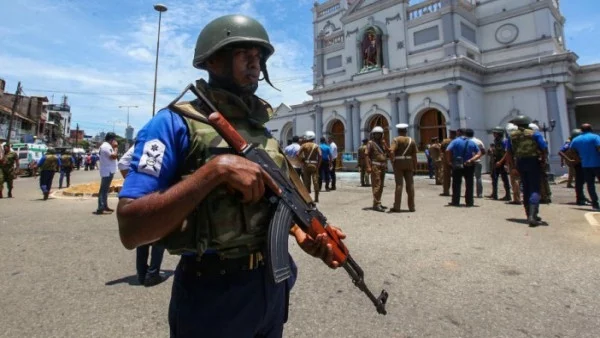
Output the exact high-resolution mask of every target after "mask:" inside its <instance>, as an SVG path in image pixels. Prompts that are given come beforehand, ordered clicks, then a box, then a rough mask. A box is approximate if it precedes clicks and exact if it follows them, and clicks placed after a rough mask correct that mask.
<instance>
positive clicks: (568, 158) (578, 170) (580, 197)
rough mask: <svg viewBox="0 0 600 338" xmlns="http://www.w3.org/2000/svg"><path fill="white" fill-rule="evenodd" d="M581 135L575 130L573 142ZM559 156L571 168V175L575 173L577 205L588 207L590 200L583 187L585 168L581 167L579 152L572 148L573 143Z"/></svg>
mask: <svg viewBox="0 0 600 338" xmlns="http://www.w3.org/2000/svg"><path fill="white" fill-rule="evenodd" d="M579 135H581V129H573V130H572V131H571V141H572V140H574V139H575V138H576V137H577V136H579ZM558 156H560V157H561V159H562V160H563V161H564V163H565V164H566V165H567V166H568V167H569V173H571V172H573V175H574V176H575V204H577V205H587V204H588V199H587V198H586V197H585V195H584V193H583V185H584V183H585V179H584V178H583V167H582V166H581V159H580V158H579V155H578V154H577V152H576V151H575V150H574V149H572V148H571V143H570V142H569V143H566V144H564V145H563V147H562V148H561V149H560V151H559V152H558Z"/></svg>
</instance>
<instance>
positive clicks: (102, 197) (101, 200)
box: [97, 174, 115, 212]
mask: <svg viewBox="0 0 600 338" xmlns="http://www.w3.org/2000/svg"><path fill="white" fill-rule="evenodd" d="M114 175H115V174H110V175H108V176H106V177H102V178H101V179H100V190H99V191H98V209H97V211H98V212H101V211H103V210H104V209H106V208H108V190H110V184H111V183H112V180H113V176H114Z"/></svg>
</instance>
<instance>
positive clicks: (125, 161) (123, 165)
mask: <svg viewBox="0 0 600 338" xmlns="http://www.w3.org/2000/svg"><path fill="white" fill-rule="evenodd" d="M134 149H135V146H132V147H131V148H129V150H127V152H126V153H125V154H124V155H123V156H122V157H121V159H120V160H119V163H118V164H117V167H118V168H119V171H120V172H121V175H123V178H125V176H127V172H128V171H129V165H131V159H132V158H133V150H134Z"/></svg>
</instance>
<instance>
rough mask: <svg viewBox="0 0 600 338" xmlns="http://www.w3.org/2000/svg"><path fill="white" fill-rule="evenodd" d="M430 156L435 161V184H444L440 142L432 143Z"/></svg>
mask: <svg viewBox="0 0 600 338" xmlns="http://www.w3.org/2000/svg"><path fill="white" fill-rule="evenodd" d="M429 156H430V157H431V160H432V161H433V165H434V167H435V185H442V172H443V169H442V166H443V165H444V164H443V161H442V145H441V144H439V143H432V144H431V146H430V147H429Z"/></svg>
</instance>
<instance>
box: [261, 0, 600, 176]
mask: <svg viewBox="0 0 600 338" xmlns="http://www.w3.org/2000/svg"><path fill="white" fill-rule="evenodd" d="M564 22H565V18H563V17H562V15H561V14H560V10H559V6H558V1H554V0H479V1H477V2H476V1H471V0H429V1H424V2H420V3H418V4H415V5H411V4H409V3H408V0H354V1H349V0H347V1H340V0H329V1H327V2H324V3H321V4H318V3H315V6H314V7H313V24H314V37H315V40H314V41H315V54H314V67H313V70H314V87H313V89H312V90H310V91H309V92H308V93H309V94H310V95H311V96H312V98H313V99H312V101H309V102H304V103H302V104H299V105H294V106H291V108H290V107H287V106H285V105H281V106H280V107H278V108H277V109H276V111H275V115H274V117H273V119H272V120H271V121H270V122H269V123H268V126H269V128H271V129H274V130H276V131H275V132H274V135H275V137H277V138H279V139H280V140H281V141H282V143H285V141H286V140H287V139H289V138H291V136H292V135H301V134H303V133H304V131H305V130H314V131H315V133H316V134H317V137H320V136H323V135H333V136H336V137H337V138H338V139H341V140H342V142H339V141H336V143H337V144H338V146H340V143H343V147H340V148H343V150H344V152H346V153H355V152H356V151H357V149H358V147H359V145H360V142H361V139H363V138H365V137H367V136H368V131H369V130H370V128H371V127H372V126H373V125H374V124H381V125H382V126H384V127H386V126H394V125H395V124H397V123H408V124H409V126H410V131H409V133H410V135H412V136H413V137H414V138H415V139H416V140H417V142H419V143H420V144H421V145H424V144H426V143H428V142H429V141H430V140H429V138H430V137H431V136H439V137H446V134H447V132H448V131H449V130H455V129H458V128H472V129H474V130H475V134H476V136H477V137H479V138H480V139H482V140H483V141H484V142H486V143H489V142H490V141H491V133H490V130H491V129H492V128H493V127H494V126H497V125H505V124H506V123H507V122H508V121H509V120H510V119H511V118H512V117H514V116H516V115H517V114H526V115H528V116H530V117H531V118H532V119H534V120H538V121H539V124H540V125H543V123H546V125H547V126H549V125H550V121H552V120H553V121H555V125H556V127H555V128H554V130H552V131H548V132H547V139H548V141H549V145H550V153H551V154H552V156H551V163H552V164H553V168H554V169H558V168H557V166H556V164H557V163H558V158H557V156H556V153H557V152H558V150H559V148H560V146H561V145H562V144H563V143H564V140H565V139H566V138H567V137H568V135H569V130H570V129H572V128H574V127H576V125H577V124H579V123H581V122H582V121H586V122H590V123H592V124H593V123H596V124H598V123H600V115H599V116H598V117H596V116H595V115H596V114H594V111H596V108H590V107H584V105H587V106H589V105H592V104H598V103H600V65H592V66H579V65H578V64H577V63H576V61H577V55H576V54H575V53H573V52H571V51H568V50H567V49H566V46H565V45H564V34H563V27H564ZM373 41H374V42H373ZM434 121H437V122H434ZM340 123H341V124H342V125H343V129H340ZM340 130H341V131H340ZM395 134H396V131H395V128H390V129H389V137H390V138H391V137H392V136H394V135H395Z"/></svg>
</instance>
